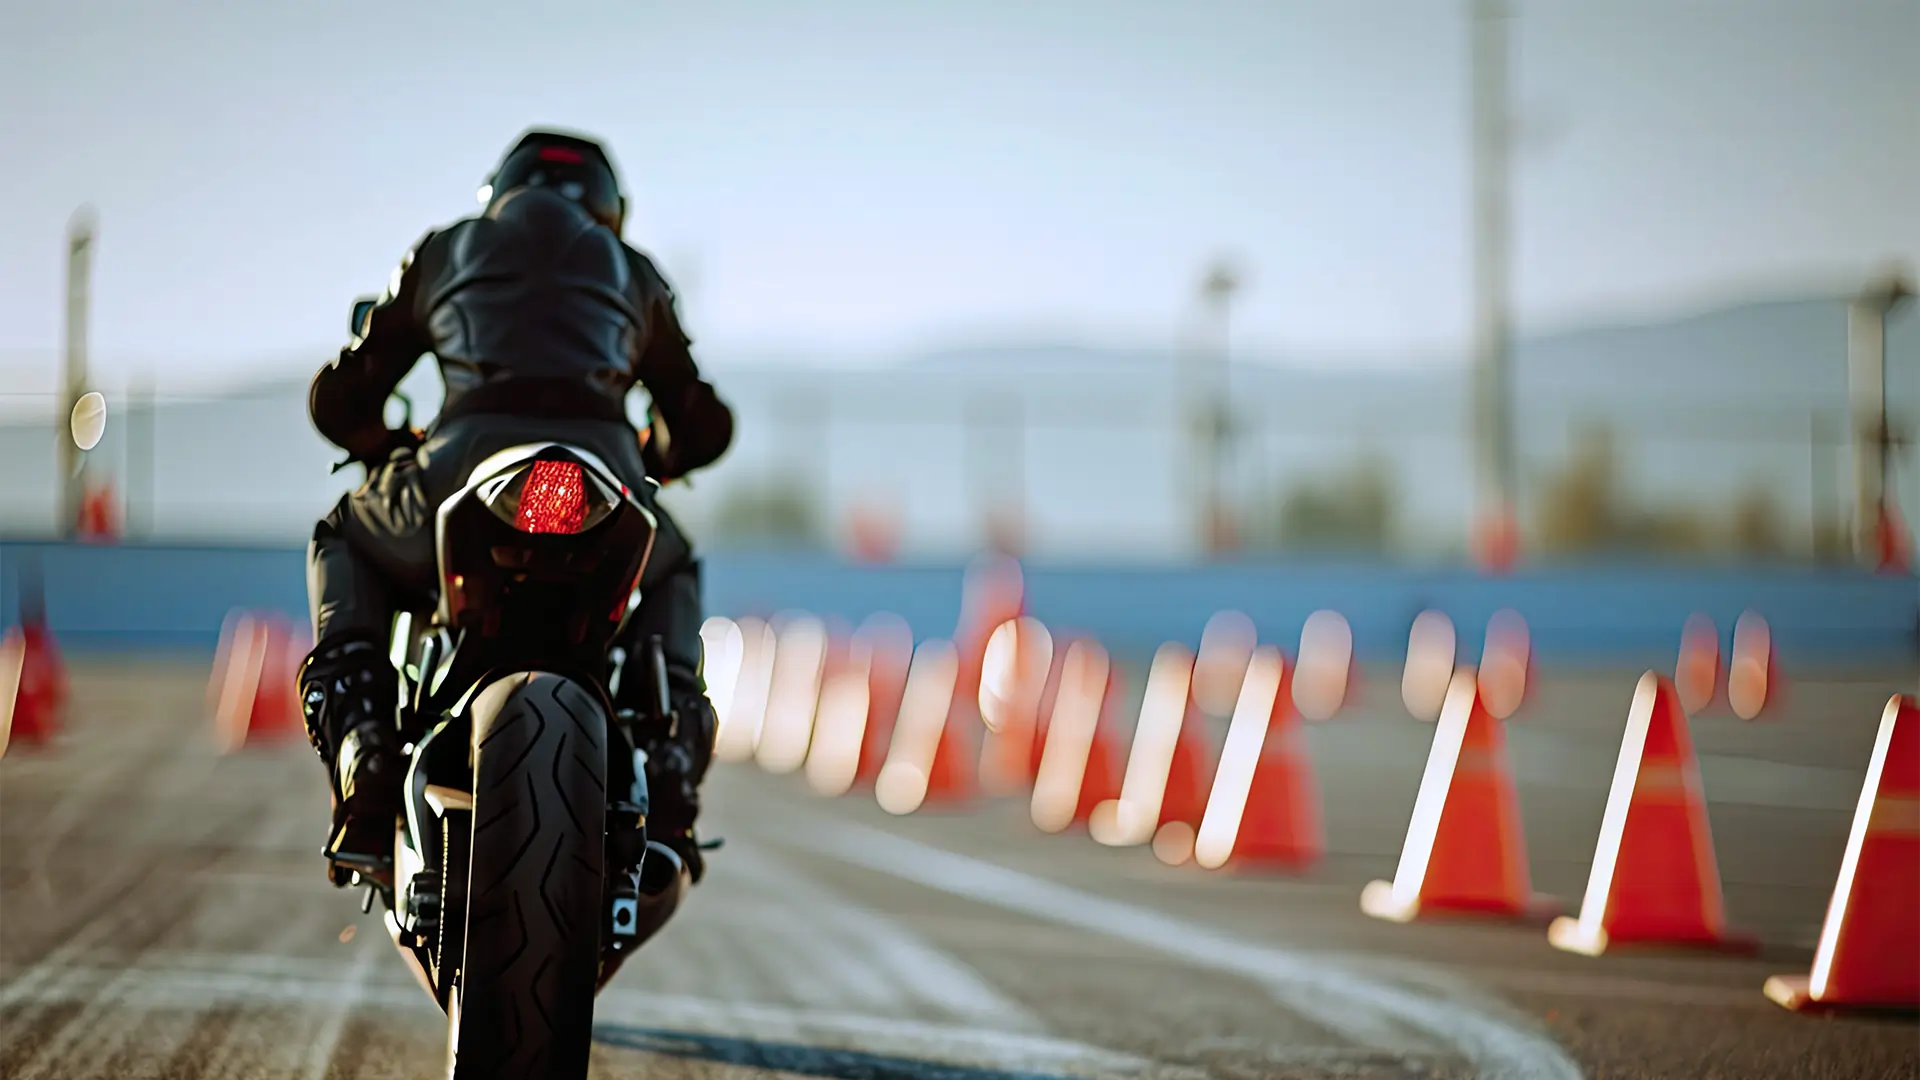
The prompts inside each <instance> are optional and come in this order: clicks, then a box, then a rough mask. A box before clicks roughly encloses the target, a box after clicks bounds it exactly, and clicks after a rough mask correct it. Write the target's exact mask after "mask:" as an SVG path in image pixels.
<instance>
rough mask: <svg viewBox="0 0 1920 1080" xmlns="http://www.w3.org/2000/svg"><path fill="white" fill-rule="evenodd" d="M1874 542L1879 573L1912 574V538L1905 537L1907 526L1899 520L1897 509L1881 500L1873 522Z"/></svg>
mask: <svg viewBox="0 0 1920 1080" xmlns="http://www.w3.org/2000/svg"><path fill="white" fill-rule="evenodd" d="M1874 541H1875V546H1876V547H1877V548H1878V549H1879V550H1878V555H1879V556H1880V558H1879V570H1880V572H1881V573H1883V574H1910V573H1912V572H1913V538H1912V537H1911V536H1908V535H1907V526H1906V523H1905V522H1903V521H1902V520H1900V510H1899V508H1898V507H1896V506H1894V505H1893V503H1892V502H1890V501H1884V500H1883V501H1882V502H1881V503H1880V513H1879V515H1878V517H1877V519H1876V520H1875V522H1874Z"/></svg>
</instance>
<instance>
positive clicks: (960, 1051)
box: [594, 990, 1153, 1074]
mask: <svg viewBox="0 0 1920 1080" xmlns="http://www.w3.org/2000/svg"><path fill="white" fill-rule="evenodd" d="M594 1014H595V1019H596V1022H597V1023H600V1024H606V1025H631V1026H635V1027H642V1028H648V1029H654V1030H658V1029H662V1028H671V1029H677V1030H684V1031H689V1032H695V1031H698V1032H701V1033H707V1034H716V1035H731V1036H739V1037H743V1038H751V1039H756V1040H764V1041H790V1042H797V1043H804V1044H808V1045H813V1044H816V1043H819V1042H823V1041H841V1042H843V1043H845V1044H847V1045H857V1046H858V1047H859V1048H860V1049H861V1050H864V1051H866V1052H869V1053H889V1052H894V1053H902V1054H915V1055H922V1056H934V1055H939V1056H943V1057H971V1058H976V1059H985V1060H987V1061H989V1062H992V1063H995V1064H1001V1065H1003V1066H1012V1067H1021V1068H1029V1069H1033V1068H1071V1067H1080V1068H1091V1069H1097V1070H1100V1071H1101V1072H1102V1073H1103V1074H1105V1073H1107V1072H1108V1071H1111V1070H1125V1071H1138V1070H1144V1069H1148V1068H1151V1067H1152V1064H1153V1063H1152V1062H1149V1061H1148V1060H1146V1059H1145V1058H1141V1057H1139V1056H1136V1055H1133V1054H1125V1053H1120V1052H1117V1051H1111V1050H1103V1049H1100V1048H1098V1047H1094V1046H1089V1045H1087V1044H1086V1043H1082V1042H1077V1041H1074V1040H1071V1039H1062V1038H1056V1037H1053V1036H1049V1035H1038V1034H1032V1033H1028V1032H1015V1031H1006V1030H1004V1029H1001V1028H980V1027H970V1026H967V1025H962V1024H948V1023H938V1022H932V1021H925V1020H910V1019H906V1018H902V1017H892V1016H870V1015H865V1014H858V1013H844V1012H831V1011H824V1010H813V1009H796V1008H788V1007H784V1006H776V1005H754V1004H747V1003H743V1002H726V1001H713V1000H709V999H702V998H694V997H683V996H678V995H665V994H648V993H643V992H635V991H621V990H608V991H607V992H605V993H603V994H602V995H601V996H600V1003H599V1005H598V1006H597V1007H596V1008H595V1010H594Z"/></svg>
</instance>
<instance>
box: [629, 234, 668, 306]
mask: <svg viewBox="0 0 1920 1080" xmlns="http://www.w3.org/2000/svg"><path fill="white" fill-rule="evenodd" d="M620 246H621V247H622V248H624V249H626V252H627V265H628V266H630V267H632V269H633V277H634V280H635V282H637V283H638V284H639V285H640V287H641V288H642V289H643V290H644V291H646V292H649V293H655V294H658V295H661V296H664V297H666V298H667V299H669V300H671V299H672V298H673V286H672V285H670V284H668V282H667V275H666V274H664V273H662V272H661V271H660V267H659V266H658V265H656V264H655V263H654V261H653V257H652V256H651V255H648V254H647V253H646V252H644V251H642V250H640V249H639V248H637V247H634V246H633V245H632V244H629V243H627V242H626V241H625V240H622V241H621V242H620Z"/></svg>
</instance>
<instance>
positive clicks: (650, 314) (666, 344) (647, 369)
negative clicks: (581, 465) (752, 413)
mask: <svg viewBox="0 0 1920 1080" xmlns="http://www.w3.org/2000/svg"><path fill="white" fill-rule="evenodd" d="M628 255H629V258H630V259H632V261H633V264H634V266H633V270H634V273H633V280H634V282H635V285H636V287H638V288H639V289H640V291H641V296H640V297H639V300H640V305H641V306H640V311H641V314H642V316H643V317H644V318H645V319H646V345H645V347H644V348H643V349H642V351H641V354H640V356H639V363H638V365H637V366H636V368H635V372H634V373H635V374H636V375H637V376H639V379H640V382H641V383H642V385H644V386H645V387H646V388H647V393H648V394H649V395H651V396H652V398H653V406H654V409H655V410H656V411H657V412H658V413H659V414H660V418H661V419H662V420H664V421H665V422H666V427H667V440H666V451H665V454H664V459H663V458H662V456H661V452H660V450H659V444H658V443H655V442H649V444H648V447H647V456H648V458H649V460H648V469H649V471H652V472H655V473H656V474H657V475H658V478H659V479H661V480H674V479H678V478H680V477H682V476H685V475H686V474H688V473H690V472H692V471H693V470H695V469H699V468H703V467H705V466H707V465H711V464H713V462H715V461H717V460H719V458H720V455H721V454H724V453H726V451H727V447H728V446H730V445H731V444H732V443H733V410H732V409H729V408H728V407H727V405H726V403H725V402H723V401H721V400H720V395H719V394H717V393H715V392H714V388H713V386H712V385H711V384H710V383H708V382H707V381H706V380H705V379H702V378H701V377H700V368H699V366H698V365H696V364H695V363H694V362H693V351H692V348H691V346H692V344H693V342H692V340H691V339H690V338H688V337H687V332H686V329H685V328H684V327H683V326H682V325H681V323H680V315H679V312H678V311H677V310H676V309H675V305H674V296H673V289H672V288H671V287H670V286H669V285H668V284H667V281H666V278H665V277H663V276H662V275H661V273H660V271H659V270H658V269H657V268H655V267H654V265H653V262H652V261H651V260H649V259H648V258H647V257H646V256H645V255H642V254H640V253H639V252H637V251H634V250H632V249H631V248H629V249H628Z"/></svg>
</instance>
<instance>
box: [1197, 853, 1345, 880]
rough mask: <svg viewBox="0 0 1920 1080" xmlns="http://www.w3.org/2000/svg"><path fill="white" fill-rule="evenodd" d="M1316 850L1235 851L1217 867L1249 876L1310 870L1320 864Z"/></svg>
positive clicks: (1220, 871)
mask: <svg viewBox="0 0 1920 1080" xmlns="http://www.w3.org/2000/svg"><path fill="white" fill-rule="evenodd" d="M1320 855H1321V853H1320V852H1318V851H1300V850H1286V849H1275V850H1270V851H1235V852H1234V853H1233V854H1232V855H1229V856H1228V857H1227V861H1226V863H1225V864H1224V865H1222V866H1220V867H1219V868H1218V872H1219V873H1223V874H1245V875H1247V876H1249V877H1251V876H1257V875H1260V874H1274V873H1288V872H1298V871H1302V870H1311V869H1313V868H1314V867H1316V866H1318V865H1320Z"/></svg>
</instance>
